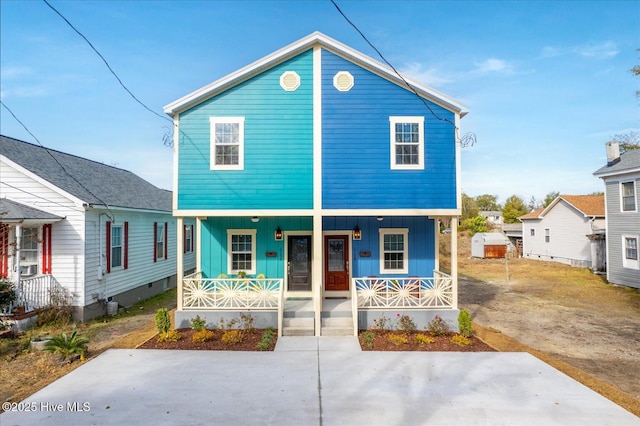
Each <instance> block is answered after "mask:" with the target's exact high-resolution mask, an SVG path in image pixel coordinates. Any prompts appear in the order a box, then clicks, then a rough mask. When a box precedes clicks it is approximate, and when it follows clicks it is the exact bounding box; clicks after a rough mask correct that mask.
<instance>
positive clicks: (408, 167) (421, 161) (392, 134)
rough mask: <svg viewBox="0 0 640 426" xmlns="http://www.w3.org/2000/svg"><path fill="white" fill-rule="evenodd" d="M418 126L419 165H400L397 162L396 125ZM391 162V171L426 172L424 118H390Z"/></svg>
mask: <svg viewBox="0 0 640 426" xmlns="http://www.w3.org/2000/svg"><path fill="white" fill-rule="evenodd" d="M401 123H408V124H418V164H398V163H397V162H396V147H397V146H398V145H397V142H396V124H401ZM389 144H390V145H389V147H390V148H389V161H390V167H391V170H424V157H425V137H424V116H410V117H409V116H390V117H389Z"/></svg>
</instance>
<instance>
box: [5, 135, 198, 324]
mask: <svg viewBox="0 0 640 426" xmlns="http://www.w3.org/2000/svg"><path fill="white" fill-rule="evenodd" d="M171 200H172V197H171V192H170V191H167V190H164V189H160V188H157V187H155V186H154V185H152V184H151V183H149V182H147V181H145V180H144V179H142V178H140V177H139V176H137V175H135V174H134V173H131V172H130V171H128V170H123V169H120V168H117V167H111V166H107V165H105V164H102V163H98V162H96V161H92V160H88V159H86V158H82V157H78V156H75V155H71V154H67V153H63V152H60V151H56V150H53V149H47V148H44V147H42V146H39V145H34V144H31V143H28V142H23V141H20V140H17V139H14V138H10V137H6V136H0V279H5V280H9V281H11V282H12V283H14V288H15V290H16V292H17V293H18V300H17V301H16V303H15V305H17V306H20V307H24V309H25V310H26V311H30V310H33V309H35V308H42V307H46V306H48V305H49V304H51V303H59V302H61V300H62V299H65V300H64V303H70V304H71V305H72V306H73V312H74V318H75V319H77V320H87V319H90V318H93V317H96V316H100V315H104V314H105V313H107V312H108V308H109V307H115V308H116V309H117V307H118V306H119V305H121V306H129V305H131V304H133V303H135V302H137V301H138V300H141V299H144V298H148V297H151V296H153V295H155V294H158V293H160V292H162V291H164V290H167V289H169V288H172V287H175V285H176V255H177V254H176V234H177V230H176V219H175V218H174V217H173V216H172V214H171ZM194 225H195V220H187V221H183V223H182V224H181V226H183V229H181V230H180V234H181V235H182V236H183V238H184V241H183V242H182V243H181V250H183V253H181V259H182V265H181V266H182V267H184V268H185V270H187V271H191V270H193V269H194V268H195V254H194V250H193V246H194V239H193V234H194Z"/></svg>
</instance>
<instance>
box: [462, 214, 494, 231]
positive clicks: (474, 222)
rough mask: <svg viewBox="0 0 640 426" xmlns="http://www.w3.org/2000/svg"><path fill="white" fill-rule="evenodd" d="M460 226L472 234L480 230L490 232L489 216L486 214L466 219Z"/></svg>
mask: <svg viewBox="0 0 640 426" xmlns="http://www.w3.org/2000/svg"><path fill="white" fill-rule="evenodd" d="M460 228H461V229H463V230H464V229H466V230H468V231H469V233H470V234H471V235H472V236H473V235H475V234H477V233H478V232H489V225H488V224H487V218H486V217H484V216H476V217H472V218H470V219H466V220H464V221H463V222H462V223H461V224H460Z"/></svg>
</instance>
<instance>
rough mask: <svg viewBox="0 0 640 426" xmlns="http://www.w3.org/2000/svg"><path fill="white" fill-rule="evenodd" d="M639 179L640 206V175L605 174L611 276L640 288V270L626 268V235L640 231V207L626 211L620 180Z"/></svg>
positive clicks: (639, 197) (611, 279) (639, 200)
mask: <svg viewBox="0 0 640 426" xmlns="http://www.w3.org/2000/svg"><path fill="white" fill-rule="evenodd" d="M631 180H635V188H636V206H637V208H638V209H640V176H637V175H632V176H629V177H626V178H624V179H621V178H620V177H611V178H604V181H605V197H606V205H607V280H608V281H609V282H611V283H614V284H620V285H626V286H630V287H635V288H640V270H638V269H631V268H625V267H624V266H623V260H622V257H623V256H624V248H623V246H622V235H640V211H635V212H622V209H621V205H620V182H629V181H631Z"/></svg>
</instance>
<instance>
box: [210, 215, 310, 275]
mask: <svg viewBox="0 0 640 426" xmlns="http://www.w3.org/2000/svg"><path fill="white" fill-rule="evenodd" d="M278 226H279V227H280V229H282V231H283V232H286V231H311V229H312V228H313V219H312V218H311V217H281V218H277V217H265V218H261V219H260V222H258V223H253V222H251V219H250V218H248V217H211V218H209V219H207V220H206V221H203V222H202V237H201V241H200V256H201V259H202V273H203V275H204V276H205V277H207V278H217V277H218V276H219V275H220V274H228V271H227V253H228V252H227V229H256V230H257V233H256V244H257V245H256V274H264V275H265V276H266V277H267V278H283V277H284V262H285V259H286V253H284V239H283V240H282V241H276V240H275V237H274V233H275V230H276V229H277V228H278ZM266 252H276V254H277V256H276V257H266V255H265V253H266Z"/></svg>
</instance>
